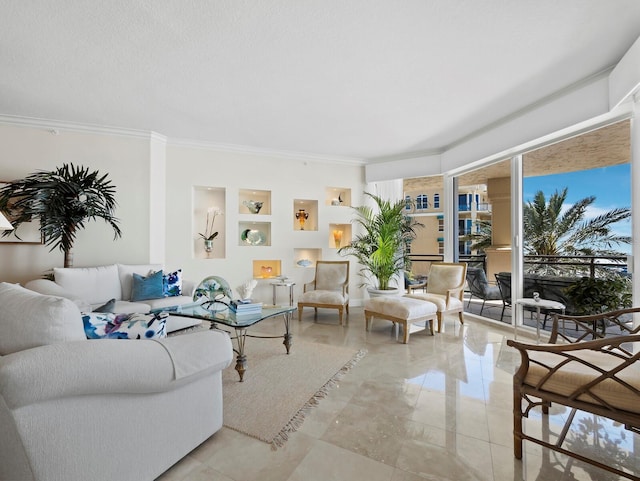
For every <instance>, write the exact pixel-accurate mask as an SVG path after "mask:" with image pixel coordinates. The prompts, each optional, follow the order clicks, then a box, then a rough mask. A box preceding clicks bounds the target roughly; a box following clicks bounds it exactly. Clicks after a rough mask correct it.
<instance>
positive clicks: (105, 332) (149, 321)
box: [82, 312, 169, 339]
mask: <svg viewBox="0 0 640 481" xmlns="http://www.w3.org/2000/svg"><path fill="white" fill-rule="evenodd" d="M167 317H169V314H168V313H166V312H162V313H159V314H138V313H136V314H114V313H103V312H90V313H82V323H83V324H84V332H85V334H86V336H87V339H159V338H163V337H167V331H166V326H165V324H166V322H167Z"/></svg>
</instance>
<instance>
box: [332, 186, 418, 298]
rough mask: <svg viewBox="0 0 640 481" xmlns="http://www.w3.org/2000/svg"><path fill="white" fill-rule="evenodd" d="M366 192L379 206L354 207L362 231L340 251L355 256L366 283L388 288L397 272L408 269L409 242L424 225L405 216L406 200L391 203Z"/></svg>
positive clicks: (357, 222)
mask: <svg viewBox="0 0 640 481" xmlns="http://www.w3.org/2000/svg"><path fill="white" fill-rule="evenodd" d="M365 195H366V196H369V197H370V198H371V199H373V201H374V202H375V207H376V208H375V209H374V208H372V207H370V206H359V207H353V210H354V212H355V218H354V220H353V223H354V224H355V225H356V226H360V228H361V231H362V232H361V233H359V234H356V235H355V236H354V237H353V239H352V240H351V243H349V244H348V245H346V246H344V247H342V248H340V249H339V251H338V252H339V253H340V254H342V255H351V256H353V257H355V258H356V260H357V261H358V263H359V264H360V265H361V266H362V267H361V269H360V275H361V276H362V277H363V278H364V279H365V282H364V283H363V285H367V284H369V285H370V286H371V287H373V288H375V289H380V290H386V289H390V288H391V287H390V286H389V282H390V280H391V278H392V277H393V276H394V275H395V274H396V273H399V272H402V271H403V270H409V268H410V265H411V260H410V258H409V245H410V244H411V242H412V241H413V240H414V239H415V238H416V229H417V228H418V227H424V225H423V224H420V223H419V222H416V221H415V220H414V218H413V217H409V216H407V215H405V210H406V207H407V201H406V200H404V199H402V200H398V201H395V202H392V201H388V200H384V199H382V198H381V197H379V196H377V195H375V194H371V193H368V192H365Z"/></svg>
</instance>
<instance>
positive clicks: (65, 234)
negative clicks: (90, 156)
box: [0, 164, 122, 267]
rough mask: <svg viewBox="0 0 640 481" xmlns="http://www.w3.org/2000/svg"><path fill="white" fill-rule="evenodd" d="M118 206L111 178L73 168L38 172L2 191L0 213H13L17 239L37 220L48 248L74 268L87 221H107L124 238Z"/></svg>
mask: <svg viewBox="0 0 640 481" xmlns="http://www.w3.org/2000/svg"><path fill="white" fill-rule="evenodd" d="M115 206H116V201H115V187H114V186H113V185H112V184H111V181H110V180H108V179H107V175H106V174H105V175H100V174H99V173H98V171H97V170H96V171H93V172H91V171H89V169H88V168H85V167H82V166H80V167H76V166H74V165H73V164H63V166H62V167H58V168H57V169H56V170H54V171H52V172H48V171H39V172H35V173H33V174H30V175H28V176H27V177H25V178H24V179H19V180H14V181H11V182H9V183H7V184H6V185H4V186H3V187H2V188H0V211H4V212H11V214H12V224H13V227H14V229H15V230H16V231H15V232H16V235H17V236H19V232H20V225H21V224H22V223H24V222H31V221H32V220H34V219H37V220H38V221H39V222H40V233H41V234H42V238H43V239H44V242H45V244H46V245H48V246H51V250H54V249H56V248H58V249H60V250H61V251H62V252H64V266H65V267H71V266H72V265H73V255H72V248H73V244H74V242H75V240H76V234H77V232H78V231H79V230H81V229H84V228H85V226H86V223H87V221H89V220H96V219H103V220H104V221H105V222H106V223H107V224H109V225H111V227H112V228H113V231H114V239H117V238H118V237H120V236H121V235H122V233H121V232H120V228H119V227H118V219H116V218H115V217H114V215H113V213H114V210H115ZM8 233H9V231H7V232H6V233H3V235H7V234H8Z"/></svg>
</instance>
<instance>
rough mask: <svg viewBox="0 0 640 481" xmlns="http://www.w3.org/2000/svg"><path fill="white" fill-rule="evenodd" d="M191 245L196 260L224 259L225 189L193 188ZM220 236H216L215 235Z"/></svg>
mask: <svg viewBox="0 0 640 481" xmlns="http://www.w3.org/2000/svg"><path fill="white" fill-rule="evenodd" d="M191 196H192V209H191V211H192V221H191V245H192V251H193V252H192V255H193V258H194V259H224V258H225V257H226V250H225V239H226V228H225V215H224V213H225V210H226V208H225V189H224V187H207V186H193V188H192V193H191ZM216 232H217V233H218V234H215V233H216Z"/></svg>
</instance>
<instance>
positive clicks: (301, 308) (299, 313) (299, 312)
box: [298, 304, 304, 322]
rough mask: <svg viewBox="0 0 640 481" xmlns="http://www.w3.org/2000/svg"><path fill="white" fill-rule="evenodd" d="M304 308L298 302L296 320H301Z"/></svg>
mask: <svg viewBox="0 0 640 481" xmlns="http://www.w3.org/2000/svg"><path fill="white" fill-rule="evenodd" d="M303 309H304V306H301V305H300V304H298V322H300V321H302V310H303Z"/></svg>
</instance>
